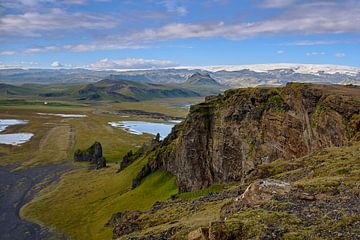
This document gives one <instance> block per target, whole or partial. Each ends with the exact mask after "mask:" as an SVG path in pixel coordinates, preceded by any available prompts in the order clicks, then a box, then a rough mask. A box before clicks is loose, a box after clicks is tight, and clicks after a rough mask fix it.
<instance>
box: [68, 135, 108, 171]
mask: <svg viewBox="0 0 360 240" xmlns="http://www.w3.org/2000/svg"><path fill="white" fill-rule="evenodd" d="M74 161H75V162H89V163H91V164H95V165H96V169H100V168H103V167H106V160H105V158H104V157H103V154H102V147H101V144H100V143H99V142H95V143H94V144H93V145H92V146H91V147H89V148H88V149H86V150H84V151H83V150H80V149H78V150H76V151H75V153H74Z"/></svg>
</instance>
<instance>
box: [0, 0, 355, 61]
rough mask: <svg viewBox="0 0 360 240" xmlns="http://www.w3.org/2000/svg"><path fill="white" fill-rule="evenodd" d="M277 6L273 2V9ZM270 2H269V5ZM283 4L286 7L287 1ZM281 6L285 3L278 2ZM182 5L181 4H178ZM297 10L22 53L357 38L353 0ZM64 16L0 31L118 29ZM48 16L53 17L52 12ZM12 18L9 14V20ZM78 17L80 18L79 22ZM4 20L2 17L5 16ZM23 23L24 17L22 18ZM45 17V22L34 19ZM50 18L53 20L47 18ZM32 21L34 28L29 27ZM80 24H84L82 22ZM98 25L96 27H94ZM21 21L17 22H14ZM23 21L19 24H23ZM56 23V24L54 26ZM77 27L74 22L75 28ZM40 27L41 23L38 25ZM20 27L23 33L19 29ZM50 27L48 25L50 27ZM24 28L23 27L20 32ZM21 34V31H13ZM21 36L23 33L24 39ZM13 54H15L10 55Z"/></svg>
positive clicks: (311, 4)
mask: <svg viewBox="0 0 360 240" xmlns="http://www.w3.org/2000/svg"><path fill="white" fill-rule="evenodd" d="M172 2H174V1H164V2H163V3H164V4H165V3H170V6H171V3H172ZM275 2H276V1H272V3H273V4H274V3H275ZM268 3H270V1H268ZM283 4H285V3H284V2H283ZM278 5H280V3H279V2H278ZM176 6H178V5H176ZM294 6H295V7H291V8H286V10H285V11H282V12H280V13H278V14H277V15H273V16H272V17H270V18H268V19H263V20H258V21H256V22H232V23H225V22H222V21H218V22H194V23H180V22H173V23H168V24H165V25H162V26H160V27H157V28H146V29H142V30H137V31H135V30H134V31H132V32H127V33H122V34H118V35H115V34H112V35H110V36H107V37H103V38H101V37H98V38H97V40H96V41H94V42H90V43H80V44H72V45H65V46H41V47H35V48H30V49H26V50H24V51H23V52H22V53H25V54H31V53H36V52H48V51H95V50H104V49H107V50H111V49H126V48H142V47H144V46H149V44H152V43H154V42H158V41H165V40H172V39H189V38H213V37H220V38H225V39H232V40H238V39H245V38H250V37H255V36H259V35H261V36H266V35H270V36H271V35H277V34H295V35H319V34H341V33H355V34H360V17H359V16H360V2H358V1H352V0H347V1H346V0H344V1H342V2H335V1H310V2H308V1H301V2H300V1H299V2H298V3H296V4H295V5H294ZM58 14H60V15H61V14H65V16H63V17H64V18H65V19H66V17H70V19H71V20H64V19H62V17H59V19H60V20H59V22H61V23H57V24H54V21H53V18H55V19H57V18H56V11H55V15H54V16H47V17H43V16H42V17H39V16H38V15H36V14H34V16H33V17H29V16H28V17H26V18H25V19H23V18H20V20H19V19H17V20H16V21H10V23H9V22H8V23H6V24H5V26H7V27H4V26H2V25H0V31H1V32H2V31H3V30H5V33H6V31H17V32H21V31H22V32H24V33H27V34H36V33H38V32H39V31H40V30H42V31H46V29H50V30H51V29H58V28H59V29H60V28H62V27H64V26H69V28H70V29H72V30H74V29H78V28H79V27H82V28H90V27H94V28H95V27H98V28H101V26H103V25H106V26H107V27H111V26H114V25H107V23H108V19H102V18H101V17H99V18H100V19H102V20H103V21H101V20H100V21H97V20H96V18H97V17H98V16H95V17H94V19H93V18H92V17H88V16H87V15H86V16H87V17H88V18H89V19H87V17H85V16H84V17H83V15H84V14H80V13H79V16H77V15H76V16H75V17H74V14H69V13H62V12H60V13H58ZM47 15H51V14H50V13H48V14H47ZM6 17H9V16H8V15H7V16H5V18H6ZM77 17H78V18H77ZM0 18H1V17H0ZM17 18H19V16H17ZM34 18H35V19H38V18H40V19H41V21H39V19H38V20H36V21H35V20H33V19H34ZM48 18H49V19H48ZM28 20H29V22H30V24H29V25H27V23H26V22H27V21H28ZM76 20H79V21H78V22H77V21H76ZM93 21H94V22H96V23H97V25H94V26H93V25H92V22H93ZM14 22H16V23H14ZM19 22H20V23H19ZM55 22H56V21H55ZM73 22H75V23H73ZM37 23H38V24H37ZM17 25H20V28H16V27H15V26H17ZM47 25H48V26H47ZM21 26H22V27H21ZM14 29H17V30H14ZM24 33H22V34H24ZM334 42H335V40H331V41H326V40H323V41H303V42H297V43H296V45H323V44H332V43H334ZM8 51H11V50H8Z"/></svg>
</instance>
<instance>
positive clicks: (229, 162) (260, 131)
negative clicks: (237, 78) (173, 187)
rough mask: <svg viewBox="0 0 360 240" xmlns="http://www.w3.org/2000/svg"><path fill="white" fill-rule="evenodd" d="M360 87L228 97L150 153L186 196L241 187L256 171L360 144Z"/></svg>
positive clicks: (154, 166) (300, 87)
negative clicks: (209, 189)
mask: <svg viewBox="0 0 360 240" xmlns="http://www.w3.org/2000/svg"><path fill="white" fill-rule="evenodd" d="M359 114H360V87H356V86H337V85H313V84H299V83H291V84H287V85H286V86H285V87H279V88H247V89H235V90H228V91H226V92H225V93H224V95H218V96H211V97H207V98H206V100H205V102H203V103H201V104H198V105H194V106H192V107H191V109H190V113H189V114H188V116H187V117H186V119H185V120H184V121H183V122H182V123H181V124H179V125H177V126H175V127H174V129H173V130H172V132H171V134H170V135H169V136H168V137H167V138H166V139H164V141H163V142H162V143H161V144H160V145H159V146H158V147H156V148H155V149H154V150H153V152H152V153H151V154H149V163H148V168H150V169H151V171H156V170H158V169H165V170H167V171H170V172H171V173H173V174H174V175H175V176H176V178H177V183H178V186H179V188H180V189H181V191H193V190H197V189H200V188H203V187H206V186H209V185H211V184H214V183H229V182H235V181H236V182H239V181H240V182H241V181H244V180H246V179H247V178H250V177H251V176H252V174H254V173H255V172H256V170H257V166H258V165H260V164H264V163H270V162H272V161H274V160H276V159H279V158H282V159H286V160H287V161H291V159H295V158H298V157H302V156H306V155H309V154H311V153H313V152H314V151H317V150H319V149H322V148H324V147H331V146H344V145H347V144H349V142H351V141H352V140H359V139H360V115H359Z"/></svg>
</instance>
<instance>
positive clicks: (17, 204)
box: [0, 163, 73, 240]
mask: <svg viewBox="0 0 360 240" xmlns="http://www.w3.org/2000/svg"><path fill="white" fill-rule="evenodd" d="M72 168H73V167H72V166H70V165H69V164H67V163H60V164H49V165H41V166H36V167H31V168H28V169H26V170H23V171H19V172H13V171H12V169H11V168H7V167H0V239H2V240H7V239H9V240H10V239H11V240H17V239H19V240H20V239H21V240H23V239H29V240H30V239H31V240H32V239H36V240H40V239H67V238H66V236H65V235H63V234H62V233H60V232H56V231H55V230H49V229H47V228H45V227H42V226H40V225H38V224H35V223H31V222H29V221H26V220H24V219H21V217H20V216H19V211H20V209H21V207H22V206H24V205H25V204H26V203H28V202H29V201H31V199H32V198H33V197H34V195H35V194H36V193H37V192H38V191H39V190H40V189H39V188H38V187H37V188H36V189H35V186H37V185H38V184H39V183H43V182H46V184H43V186H44V187H45V186H48V185H49V184H51V183H53V182H55V181H58V180H59V177H60V176H61V174H63V173H64V172H66V171H69V170H71V169H72ZM38 186H39V185H38Z"/></svg>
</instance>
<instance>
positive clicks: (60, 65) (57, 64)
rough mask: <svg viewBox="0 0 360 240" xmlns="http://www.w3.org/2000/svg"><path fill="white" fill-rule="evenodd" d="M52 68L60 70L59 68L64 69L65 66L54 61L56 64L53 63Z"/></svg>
mask: <svg viewBox="0 0 360 240" xmlns="http://www.w3.org/2000/svg"><path fill="white" fill-rule="evenodd" d="M50 66H51V67H54V68H59V67H63V66H64V65H63V64H61V63H60V62H59V61H54V62H52V63H51V65H50Z"/></svg>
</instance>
